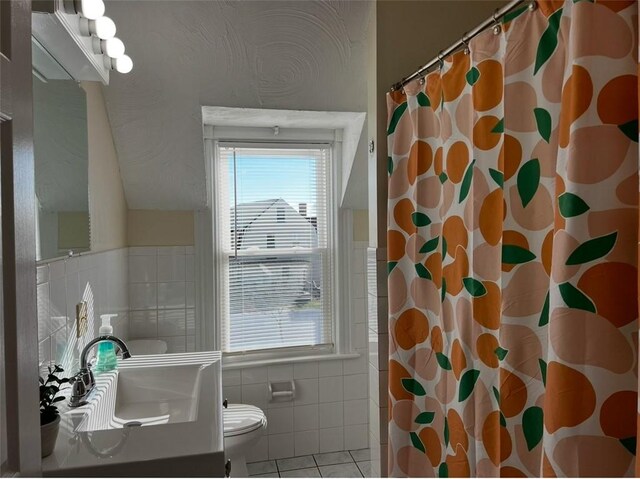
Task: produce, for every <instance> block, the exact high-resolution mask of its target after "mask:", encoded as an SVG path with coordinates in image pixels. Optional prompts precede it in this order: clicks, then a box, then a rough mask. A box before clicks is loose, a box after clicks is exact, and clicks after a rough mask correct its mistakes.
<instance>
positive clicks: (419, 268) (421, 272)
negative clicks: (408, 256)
mask: <svg viewBox="0 0 640 479" xmlns="http://www.w3.org/2000/svg"><path fill="white" fill-rule="evenodd" d="M414 267H415V269H416V273H417V274H418V276H419V277H421V278H424V279H432V276H431V273H430V272H429V270H428V269H427V268H426V266H425V265H423V264H422V263H416V264H415V266H414Z"/></svg>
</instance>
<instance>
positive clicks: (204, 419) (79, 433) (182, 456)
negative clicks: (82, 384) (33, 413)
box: [43, 352, 224, 476]
mask: <svg viewBox="0 0 640 479" xmlns="http://www.w3.org/2000/svg"><path fill="white" fill-rule="evenodd" d="M220 363H221V355H220V353H219V352H204V353H180V354H158V355H147V356H133V357H132V358H131V359H127V360H125V361H122V360H120V361H118V369H117V370H116V371H112V372H106V373H101V374H96V376H95V379H96V385H95V388H94V390H93V391H92V393H91V394H90V396H89V397H88V402H87V404H86V405H84V406H81V407H77V408H73V409H69V410H67V411H65V412H64V413H63V414H62V415H61V419H62V422H61V428H60V429H61V430H60V436H67V437H60V438H59V439H58V441H57V443H56V449H55V451H54V454H53V456H50V457H49V458H46V459H44V460H43V473H44V475H45V476H59V475H63V476H70V475H95V474H97V473H98V472H99V473H100V475H103V474H107V475H120V474H121V473H126V475H143V476H144V475H152V476H158V475H160V476H163V475H167V474H168V475H172V474H173V475H174V473H175V471H173V473H172V472H171V471H169V470H167V469H166V465H165V462H166V461H168V460H169V459H171V461H173V462H172V464H177V462H176V461H180V460H185V461H187V462H189V461H190V462H189V463H190V464H191V465H190V466H189V467H190V468H195V469H193V470H199V471H200V473H198V474H196V475H209V476H211V475H217V472H219V471H222V468H223V466H224V452H223V434H222V431H223V426H222V424H223V420H222V387H221V380H220V378H221V364H220ZM198 458H200V459H198ZM194 461H195V462H194ZM96 468H100V470H99V471H98V469H96ZM136 468H137V469H136ZM198 468H200V469H198ZM218 468H220V469H218ZM134 471H137V472H135V473H134Z"/></svg>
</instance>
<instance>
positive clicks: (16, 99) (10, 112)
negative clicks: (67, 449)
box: [0, 0, 42, 476]
mask: <svg viewBox="0 0 640 479" xmlns="http://www.w3.org/2000/svg"><path fill="white" fill-rule="evenodd" d="M0 32H1V33H0V62H1V63H0V68H1V73H0V100H1V102H2V103H0V153H1V157H0V186H1V188H0V190H1V192H0V198H1V201H2V205H1V216H2V296H3V298H2V300H3V301H2V303H3V307H2V320H3V326H4V330H3V335H4V338H3V339H4V358H0V359H2V360H3V361H4V366H5V384H4V385H0V386H1V387H4V390H5V394H6V398H5V399H6V404H5V407H6V433H7V445H6V446H7V449H6V452H7V457H6V458H3V459H6V463H5V467H6V469H7V470H6V471H2V472H3V473H4V474H14V473H15V474H20V475H22V476H38V475H40V474H41V467H42V464H41V463H42V461H41V458H40V412H39V393H38V375H39V372H38V317H37V316H38V315H37V299H36V261H35V250H36V248H35V245H36V242H35V211H36V210H35V177H34V157H33V93H32V74H31V0H9V1H6V0H0Z"/></svg>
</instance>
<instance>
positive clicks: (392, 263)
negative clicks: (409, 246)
mask: <svg viewBox="0 0 640 479" xmlns="http://www.w3.org/2000/svg"><path fill="white" fill-rule="evenodd" d="M397 264H398V262H397V261H389V262H388V263H387V274H391V272H392V271H393V268H395V267H396V265H397Z"/></svg>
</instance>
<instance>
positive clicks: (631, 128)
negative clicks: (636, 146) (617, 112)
mask: <svg viewBox="0 0 640 479" xmlns="http://www.w3.org/2000/svg"><path fill="white" fill-rule="evenodd" d="M618 128H619V129H620V131H621V132H622V133H624V134H625V135H626V136H627V137H628V138H629V139H630V140H631V141H635V142H636V143H638V120H631V121H630V122H627V123H624V124H622V125H618Z"/></svg>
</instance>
